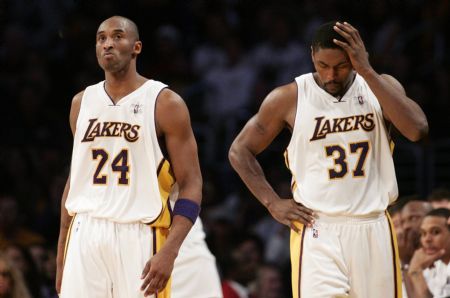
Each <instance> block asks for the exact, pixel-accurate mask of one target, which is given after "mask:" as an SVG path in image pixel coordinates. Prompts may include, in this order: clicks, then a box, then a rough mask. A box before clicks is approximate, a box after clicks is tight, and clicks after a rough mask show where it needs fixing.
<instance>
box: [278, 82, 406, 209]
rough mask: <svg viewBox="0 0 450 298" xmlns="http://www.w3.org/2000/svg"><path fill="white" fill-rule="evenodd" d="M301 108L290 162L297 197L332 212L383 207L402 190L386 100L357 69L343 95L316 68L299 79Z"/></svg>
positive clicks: (316, 207) (299, 108)
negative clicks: (323, 82) (322, 81)
mask: <svg viewBox="0 0 450 298" xmlns="http://www.w3.org/2000/svg"><path fill="white" fill-rule="evenodd" d="M295 81H296V83H297V86H298V98H297V111H296V116H295V125H294V129H293V131H292V138H291V141H290V143H289V145H288V148H287V154H286V162H287V164H288V167H289V169H290V171H291V173H292V175H293V177H292V191H293V195H294V199H295V200H296V201H297V202H300V203H302V204H304V205H305V206H307V207H309V208H311V209H313V210H315V211H318V212H322V213H325V214H330V215H349V216H354V215H356V216H358V215H367V214H371V213H377V212H382V211H384V210H385V209H386V208H387V206H388V205H389V204H390V203H392V202H393V201H395V199H396V198H397V196H398V189H397V181H396V177H395V169H394V163H393V159H392V154H391V149H390V139H389V135H388V133H387V131H386V127H385V122H384V118H383V114H382V111H381V106H380V104H379V103H378V100H377V98H376V97H375V95H374V94H373V92H372V91H371V90H370V88H369V86H368V85H367V83H366V82H365V81H364V79H363V78H362V77H361V76H359V75H356V78H355V80H354V82H353V83H352V85H351V87H350V88H349V90H348V91H347V92H346V94H345V95H344V96H343V97H342V98H341V99H340V100H338V99H337V98H335V97H333V96H332V95H330V94H329V93H327V92H326V91H325V90H323V89H322V88H320V87H319V85H318V84H317V83H316V81H315V80H314V77H313V74H312V73H309V74H305V75H302V76H300V77H297V78H296V79H295Z"/></svg>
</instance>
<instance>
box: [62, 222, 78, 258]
mask: <svg viewBox="0 0 450 298" xmlns="http://www.w3.org/2000/svg"><path fill="white" fill-rule="evenodd" d="M75 216H76V214H74V215H73V216H72V219H71V220H70V225H69V229H68V230H67V236H66V243H65V244H64V255H63V267H64V264H65V263H66V255H67V248H68V247H69V241H70V235H71V234H72V226H73V222H74V220H75Z"/></svg>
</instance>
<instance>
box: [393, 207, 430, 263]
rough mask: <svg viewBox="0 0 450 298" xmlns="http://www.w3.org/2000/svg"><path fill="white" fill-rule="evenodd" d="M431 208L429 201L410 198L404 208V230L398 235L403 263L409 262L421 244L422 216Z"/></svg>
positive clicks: (402, 214)
mask: <svg viewBox="0 0 450 298" xmlns="http://www.w3.org/2000/svg"><path fill="white" fill-rule="evenodd" d="M430 210H431V205H430V203H428V202H424V201H419V200H417V199H413V200H410V201H409V202H408V203H406V205H405V206H404V207H403V209H402V213H401V216H402V230H403V234H397V236H398V239H397V241H398V250H399V254H400V260H401V261H402V265H403V266H404V265H407V264H409V262H410V260H411V258H412V256H413V254H414V251H415V250H416V249H417V248H419V245H420V224H421V222H422V218H423V217H424V216H425V214H427V213H428V212H429V211H430Z"/></svg>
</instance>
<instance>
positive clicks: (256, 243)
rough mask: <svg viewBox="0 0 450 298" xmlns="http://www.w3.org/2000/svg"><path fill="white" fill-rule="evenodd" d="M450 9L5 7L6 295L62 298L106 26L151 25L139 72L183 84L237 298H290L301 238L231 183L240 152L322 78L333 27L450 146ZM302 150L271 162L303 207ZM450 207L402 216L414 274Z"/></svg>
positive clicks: (268, 0) (210, 235)
mask: <svg viewBox="0 0 450 298" xmlns="http://www.w3.org/2000/svg"><path fill="white" fill-rule="evenodd" d="M449 6H450V2H449V1H446V0H435V1H426V0H414V1H388V0H369V1H359V0H354V1H337V0H326V1H315V0H305V1H293V0H277V1H275V0H263V1H250V0H242V1H237V0H214V1H207V0H192V1H179V0H178V1H176V0H174V1H169V0H135V1H125V0H115V1H110V0H97V1H87V0H46V1H43V0H42V1H40V0H15V1H13V0H10V1H8V0H7V1H0V30H1V32H0V34H1V40H0V65H1V68H0V90H1V91H2V92H1V93H2V108H1V109H0V113H1V116H0V121H1V127H2V128H1V130H0V138H1V140H2V141H1V146H0V169H1V171H0V181H1V182H0V297H22V298H26V297H35V298H40V297H42V298H50V297H56V293H55V291H54V286H53V285H54V278H55V249H56V240H57V235H58V231H59V213H60V198H61V194H62V191H63V188H64V184H65V181H66V179H67V175H68V172H69V167H70V156H71V148H72V136H71V133H70V128H69V121H68V114H69V108H70V103H71V99H72V97H73V96H74V95H75V94H76V93H77V92H79V91H81V90H83V89H84V88H85V87H86V86H88V85H91V84H94V83H96V82H98V81H100V80H102V79H103V72H102V71H101V69H100V68H99V67H98V65H97V61H96V57H95V51H94V45H95V33H96V30H97V27H98V25H99V23H100V22H101V21H102V20H103V19H105V18H106V17H109V16H111V15H115V14H117V15H123V16H126V17H129V18H131V19H132V20H134V21H135V22H136V23H137V25H138V27H139V29H140V36H141V40H142V42H143V53H142V54H141V55H140V57H139V58H138V71H139V72H140V73H141V74H142V75H144V76H147V77H149V78H153V79H156V80H160V81H163V82H165V83H167V84H169V86H170V88H171V89H173V90H174V91H176V92H178V93H179V94H180V95H181V96H182V97H183V98H184V99H185V101H186V103H187V105H188V107H189V110H190V113H191V118H192V119H191V120H192V124H193V128H194V133H195V135H196V138H197V142H198V145H199V154H200V161H201V166H202V173H203V178H204V195H203V207H202V214H201V216H202V218H203V220H204V225H205V229H206V233H207V242H208V245H209V248H210V249H211V251H212V252H213V253H214V255H215V256H216V258H217V261H218V265H219V270H220V274H221V276H222V278H223V280H224V292H225V293H226V291H227V289H228V290H230V291H231V290H232V289H234V288H236V287H237V288H240V289H242V290H243V291H244V293H251V297H254V298H264V297H265V298H277V297H289V295H290V282H289V271H290V264H289V244H288V241H289V230H288V228H287V227H285V226H282V225H281V224H279V223H277V222H275V221H274V220H273V219H271V217H270V215H269V213H268V212H267V211H266V210H265V209H264V208H263V207H261V206H260V204H259V203H258V202H257V200H256V199H254V198H253V197H252V196H251V194H250V193H248V192H247V190H246V188H245V186H244V185H243V184H242V183H241V182H240V180H238V177H237V176H236V175H235V174H233V172H232V171H231V168H230V166H229V164H228V162H227V151H228V148H229V145H230V143H231V140H232V139H233V138H234V137H235V136H236V134H237V132H238V131H239V130H240V129H241V127H242V126H243V124H244V123H245V122H246V120H247V119H248V118H249V117H250V116H251V115H252V114H254V113H255V112H256V109H257V108H258V106H259V104H260V103H261V101H262V100H263V98H264V97H265V95H267V93H268V92H269V91H270V90H271V89H273V88H274V87H275V86H278V85H281V84H285V83H288V82H290V81H292V80H293V79H294V77H295V76H297V75H300V74H302V73H304V72H309V71H311V70H312V63H311V62H310V60H311V58H310V49H309V43H310V39H311V36H312V33H313V32H314V29H315V28H316V27H317V26H318V25H320V24H321V23H324V22H327V21H330V20H346V21H348V22H350V23H352V24H353V25H355V26H356V27H357V28H358V29H359V30H360V32H361V35H362V38H363V40H364V41H365V44H366V48H367V50H368V51H369V55H370V61H371V63H372V65H373V66H374V68H375V70H376V71H378V72H379V73H388V74H391V75H393V76H394V77H396V78H397V79H398V80H399V81H400V82H401V83H402V84H403V86H404V87H405V89H406V91H407V94H408V96H409V97H411V98H413V99H415V100H416V101H417V102H418V103H419V104H420V105H421V107H422V108H423V109H424V111H425V113H426V114H427V117H428V121H429V123H430V136H429V139H428V140H427V141H426V144H430V143H433V142H435V141H438V140H445V139H447V140H448V139H450V135H449V133H448V128H449V127H450V119H449V117H448V115H447V114H448V111H449V110H450V101H449V98H450V56H449V55H448V54H447V50H448V49H449V42H450V37H449V34H450V29H449V28H450V24H449V23H450V7H449ZM399 112H401V111H399ZM288 141H289V134H288V133H285V134H282V135H281V136H280V137H279V138H278V139H277V140H276V142H275V143H274V144H273V145H272V147H273V150H270V148H269V150H268V152H266V153H264V154H262V155H261V156H260V161H261V163H262V164H263V166H264V168H265V169H268V170H267V171H266V175H267V177H268V179H269V180H270V181H271V182H272V184H273V185H274V186H275V189H276V191H277V192H278V193H279V194H280V195H281V196H282V197H289V196H290V176H289V173H288V171H287V169H285V168H284V167H283V165H284V160H283V157H282V156H281V155H280V154H279V152H281V151H283V149H284V148H285V147H286V145H287V143H288ZM426 144H424V145H423V146H425V145H426ZM448 171H450V169H448ZM445 183H446V184H445ZM445 183H444V185H443V186H447V187H448V186H449V184H450V181H445ZM435 186H436V187H437V186H439V185H435ZM400 193H401V195H402V193H404V194H410V193H411V191H410V190H407V189H400ZM436 193H438V194H436ZM439 194H440V195H439ZM443 194H444V195H443ZM427 199H429V200H427ZM445 200H446V201H445ZM449 200H450V196H449V195H448V192H447V191H446V190H445V189H443V190H442V191H434V192H432V189H429V190H428V193H427V194H426V195H425V196H424V195H423V194H420V196H416V197H413V196H409V197H402V198H401V200H400V202H401V204H398V205H396V207H394V210H393V211H392V212H393V216H394V219H395V222H396V228H397V233H399V246H400V253H401V255H402V260H403V262H404V263H405V264H408V263H409V261H410V260H411V259H412V258H413V255H414V252H415V251H416V250H417V249H419V247H420V242H421V241H424V239H421V237H420V232H419V231H420V224H421V222H422V218H423V217H424V216H425V215H426V214H427V212H429V210H431V209H432V208H435V207H436V206H437V204H438V202H444V201H445V204H444V203H443V204H444V205H439V206H441V207H444V208H448V207H449V205H448V201H449ZM417 206H419V207H417ZM416 207H417V208H416ZM411 208H412V209H414V210H417V209H420V210H421V211H420V214H419V215H417V214H416V215H411V214H410V213H411V211H408V210H410V209H411ZM408 212H409V213H408ZM413 222H414V223H413ZM410 226H414V228H411V227H410ZM411 229H412V230H414V231H415V232H409V231H410V230H411ZM404 235H408V236H404ZM411 235H413V236H411ZM8 280H10V282H9V283H8ZM11 280H14V282H11ZM2 291H3V292H5V291H10V292H14V293H16V294H15V296H14V295H13V296H2V295H4V294H2V293H3V292H2ZM27 293H28V294H27ZM228 297H231V296H228Z"/></svg>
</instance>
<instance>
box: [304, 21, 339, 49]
mask: <svg viewBox="0 0 450 298" xmlns="http://www.w3.org/2000/svg"><path fill="white" fill-rule="evenodd" d="M335 25H336V21H331V22H328V23H325V24H323V25H321V26H319V28H317V30H316V32H315V33H314V36H313V39H312V43H311V47H312V49H313V51H318V50H319V49H342V48H341V47H340V46H338V45H337V44H335V43H334V42H333V39H337V40H340V41H343V42H347V41H346V39H345V38H344V37H343V36H341V35H340V34H339V33H337V32H336V31H334V29H333V27H334V26H335Z"/></svg>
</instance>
